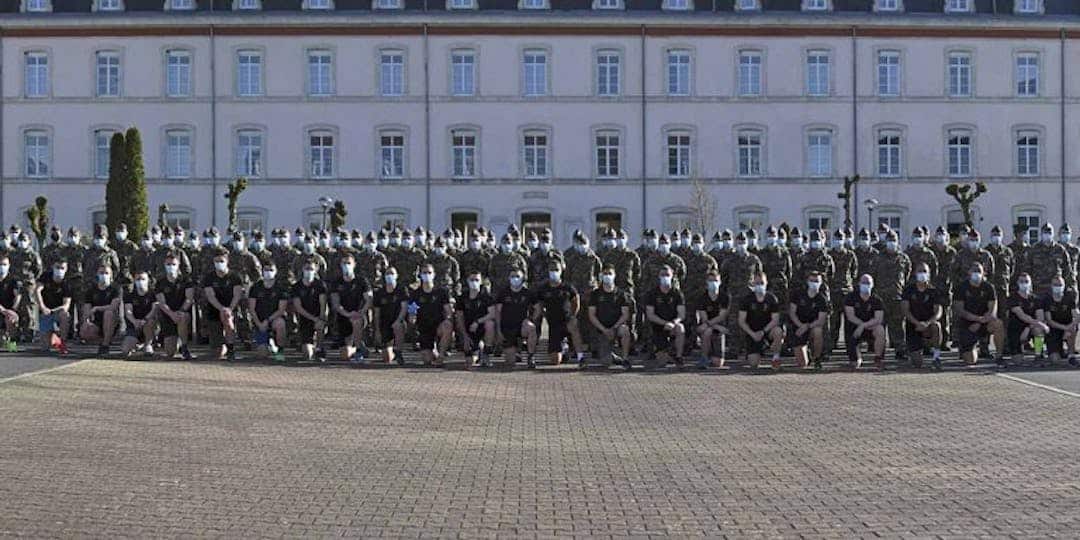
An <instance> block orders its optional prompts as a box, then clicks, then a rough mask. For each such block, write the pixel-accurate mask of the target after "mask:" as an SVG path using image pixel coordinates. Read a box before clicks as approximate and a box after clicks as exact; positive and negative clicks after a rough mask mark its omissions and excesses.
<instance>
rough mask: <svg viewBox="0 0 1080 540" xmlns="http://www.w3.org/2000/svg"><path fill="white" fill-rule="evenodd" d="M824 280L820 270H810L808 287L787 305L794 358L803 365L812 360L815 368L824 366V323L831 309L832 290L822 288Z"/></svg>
mask: <svg viewBox="0 0 1080 540" xmlns="http://www.w3.org/2000/svg"><path fill="white" fill-rule="evenodd" d="M824 281H825V280H824V277H823V276H822V275H821V272H818V271H816V270H815V271H812V272H810V273H809V274H808V275H807V276H806V288H805V289H800V290H799V291H798V292H796V293H795V294H794V295H792V298H791V303H790V304H789V306H788V319H789V320H790V321H791V328H790V333H789V334H788V339H790V340H791V341H790V343H791V346H792V348H793V349H794V352H795V361H796V362H797V363H798V365H799V367H801V368H805V367H806V366H807V365H808V364H809V361H810V360H813V362H814V368H815V369H821V355H822V354H824V352H825V324H826V323H828V322H829V314H830V313H832V303H831V302H829V294H828V293H827V292H825V291H823V290H822V289H821V286H822V284H823V283H824ZM808 345H809V351H807V348H808V347H807V346H808ZM807 352H809V356H808V355H807Z"/></svg>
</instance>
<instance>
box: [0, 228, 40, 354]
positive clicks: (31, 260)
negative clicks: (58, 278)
mask: <svg viewBox="0 0 1080 540" xmlns="http://www.w3.org/2000/svg"><path fill="white" fill-rule="evenodd" d="M8 262H9V263H10V265H11V269H10V271H9V272H10V273H11V275H12V276H14V278H15V279H16V280H17V281H18V282H19V296H20V297H21V298H22V300H21V301H20V302H19V307H18V309H16V310H15V312H16V313H17V314H18V315H19V326H18V336H17V337H18V340H19V341H23V342H30V341H32V340H33V339H34V331H33V323H34V322H35V321H37V315H36V312H37V301H36V300H35V299H34V287H35V284H36V280H37V278H38V276H39V275H41V272H42V270H43V268H42V266H41V257H39V256H38V254H37V252H36V251H34V248H33V247H32V246H31V245H30V236H29V235H28V234H26V233H19V237H18V239H17V240H16V242H15V248H14V249H12V250H11V252H10V253H8Z"/></svg>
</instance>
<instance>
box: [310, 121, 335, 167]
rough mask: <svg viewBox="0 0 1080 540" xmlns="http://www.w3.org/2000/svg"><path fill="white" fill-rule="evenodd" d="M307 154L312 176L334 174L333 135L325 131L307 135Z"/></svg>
mask: <svg viewBox="0 0 1080 540" xmlns="http://www.w3.org/2000/svg"><path fill="white" fill-rule="evenodd" d="M308 156H309V159H310V160H311V177H312V178H330V177H332V176H334V136H333V135H332V134H330V133H326V132H313V133H311V134H309V135H308Z"/></svg>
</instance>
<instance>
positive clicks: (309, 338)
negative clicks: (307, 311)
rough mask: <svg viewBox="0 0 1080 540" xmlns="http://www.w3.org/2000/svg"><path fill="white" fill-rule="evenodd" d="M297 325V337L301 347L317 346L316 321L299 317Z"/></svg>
mask: <svg viewBox="0 0 1080 540" xmlns="http://www.w3.org/2000/svg"><path fill="white" fill-rule="evenodd" d="M298 319H299V320H298V321H297V323H296V337H297V339H298V340H299V341H300V344H301V345H314V344H315V321H312V320H311V319H309V318H307V317H299V318H298Z"/></svg>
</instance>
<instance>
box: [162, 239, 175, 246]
mask: <svg viewBox="0 0 1080 540" xmlns="http://www.w3.org/2000/svg"><path fill="white" fill-rule="evenodd" d="M175 243H176V241H175V240H173V239H172V238H166V239H164V240H162V241H161V245H163V246H165V247H167V248H171V247H173V244H175Z"/></svg>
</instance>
